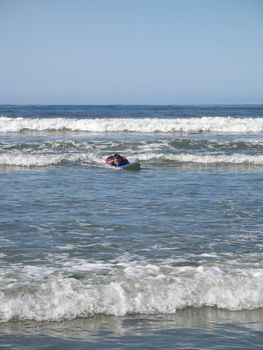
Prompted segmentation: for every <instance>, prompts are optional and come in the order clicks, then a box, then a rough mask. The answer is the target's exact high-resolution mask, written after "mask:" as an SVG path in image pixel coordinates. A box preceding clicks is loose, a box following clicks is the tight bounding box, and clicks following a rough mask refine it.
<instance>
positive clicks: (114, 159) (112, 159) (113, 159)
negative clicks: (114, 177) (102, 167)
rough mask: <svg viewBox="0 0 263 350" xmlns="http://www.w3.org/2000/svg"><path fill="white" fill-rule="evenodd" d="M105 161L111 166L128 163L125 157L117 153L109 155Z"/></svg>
mask: <svg viewBox="0 0 263 350" xmlns="http://www.w3.org/2000/svg"><path fill="white" fill-rule="evenodd" d="M105 162H106V163H107V164H110V165H111V166H121V165H126V164H129V161H128V159H127V158H125V157H122V156H120V155H119V154H118V153H116V154H114V155H113V156H109V157H107V158H106V159H105Z"/></svg>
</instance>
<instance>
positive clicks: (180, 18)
mask: <svg viewBox="0 0 263 350" xmlns="http://www.w3.org/2000/svg"><path fill="white" fill-rule="evenodd" d="M214 103H219V104H220V103H222V104H229V103H230V104H239V103H244V104H247V103H252V104H253V103H263V0H0V104H214Z"/></svg>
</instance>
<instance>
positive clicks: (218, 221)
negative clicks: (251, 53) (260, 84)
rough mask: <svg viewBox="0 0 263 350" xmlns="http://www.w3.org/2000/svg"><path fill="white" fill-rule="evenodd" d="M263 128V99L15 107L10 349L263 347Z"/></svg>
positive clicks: (10, 167) (5, 112)
mask: <svg viewBox="0 0 263 350" xmlns="http://www.w3.org/2000/svg"><path fill="white" fill-rule="evenodd" d="M262 136H263V106H262V105H257V106H176V105H175V106H0V245H1V250H0V268H1V269H0V347H1V348H6V349H9V348H12V349H36V348H38V349H54V348H56V349H60V348H61V349H73V348H75V349H134V348H142V349H160V348H163V349H164V348H165V349H262V346H263V345H262V344H263V259H262V253H263V216H262V208H263V181H262V180H263V153H262V150H263V139H262ZM114 153H120V154H122V155H124V156H125V157H127V158H128V159H129V160H130V161H131V162H139V163H140V164H141V170H140V171H135V172H132V171H125V170H114V169H110V168H109V167H108V166H106V165H105V164H104V162H103V160H104V158H105V157H107V156H108V155H111V154H114Z"/></svg>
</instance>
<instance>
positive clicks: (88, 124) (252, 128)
mask: <svg viewBox="0 0 263 350" xmlns="http://www.w3.org/2000/svg"><path fill="white" fill-rule="evenodd" d="M23 130H31V131H44V130H50V131H59V130H71V131H86V132H95V133H101V132H136V133H154V132H160V133H173V132H185V133H200V132H216V133H251V132H262V131H263V118H230V117H228V118H226V117H202V118H176V119H162V118H145V119H139V118H138V119H136V118H133V119H132V118H127V119H126V118H96V119H69V118H51V119H47V118H46V119H37V118H35V119H31V118H7V117H1V118H0V132H2V133H8V132H20V131H23Z"/></svg>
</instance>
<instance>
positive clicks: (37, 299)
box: [0, 264, 263, 322]
mask: <svg viewBox="0 0 263 350" xmlns="http://www.w3.org/2000/svg"><path fill="white" fill-rule="evenodd" d="M82 267H83V266H82ZM105 268H106V270H107V269H108V270H109V269H110V271H111V268H110V266H109V265H107V266H106V267H105ZM116 268H117V271H116ZM100 269H104V267H103V266H98V268H97V269H96V273H95V274H94V275H92V276H90V277H86V278H84V279H76V278H74V277H70V276H65V275H63V274H62V271H60V272H58V271H57V272H56V271H49V270H48V271H46V272H45V273H44V272H43V273H42V272H41V269H39V270H38V271H37V273H36V271H33V272H32V271H30V269H29V268H28V270H27V271H26V270H25V271H23V277H22V279H21V278H19V276H17V277H16V278H15V276H13V278H12V279H11V280H10V281H8V280H6V283H5V285H4V288H2V291H1V292H0V320H1V322H7V321H10V320H37V321H61V320H65V319H73V318H75V317H91V316H94V315H96V314H104V315H115V316H124V315H127V314H134V313H138V314H156V313H163V314H173V313H175V312H176V311H177V310H178V309H183V308H186V307H195V308H200V307H203V306H210V307H217V308H221V309H226V310H245V309H248V310H253V309H257V308H262V307H263V271H262V269H233V270H232V271H225V270H224V268H222V267H220V266H215V267H205V266H199V267H190V266H185V267H176V268H175V267H171V266H170V267H160V266H155V265H147V266H142V265H136V264H132V265H129V266H126V267H125V266H124V267H123V268H122V269H120V267H118V266H115V267H114V270H112V272H111V273H108V274H106V275H105V273H104V274H101V272H100ZM42 270H43V268H42ZM72 271H73V270H72ZM82 271H84V270H83V269H82ZM88 271H90V266H88V270H87V276H88ZM104 271H105V269H104ZM21 272H22V271H21ZM20 277H21V276H20ZM2 282H3V280H2ZM2 286H3V284H2Z"/></svg>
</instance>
